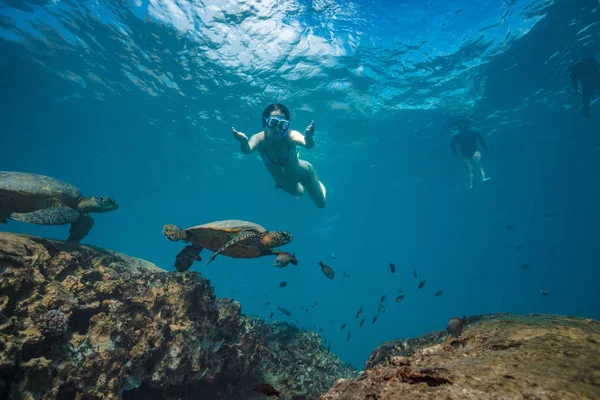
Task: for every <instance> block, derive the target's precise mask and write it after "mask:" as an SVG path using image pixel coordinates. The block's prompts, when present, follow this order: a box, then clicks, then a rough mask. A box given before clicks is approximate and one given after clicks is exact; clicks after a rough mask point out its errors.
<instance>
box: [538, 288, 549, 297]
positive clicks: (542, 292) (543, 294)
mask: <svg viewBox="0 0 600 400" xmlns="http://www.w3.org/2000/svg"><path fill="white" fill-rule="evenodd" d="M540 293H541V294H542V296H548V291H547V290H546V289H544V290H540Z"/></svg>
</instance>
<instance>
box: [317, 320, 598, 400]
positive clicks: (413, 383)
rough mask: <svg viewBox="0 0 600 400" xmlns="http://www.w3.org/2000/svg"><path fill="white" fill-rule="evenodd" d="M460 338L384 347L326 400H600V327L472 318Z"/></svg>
mask: <svg viewBox="0 0 600 400" xmlns="http://www.w3.org/2000/svg"><path fill="white" fill-rule="evenodd" d="M467 322H468V324H469V327H468V328H466V329H465V330H464V331H463V334H462V336H460V337H458V338H456V339H452V338H449V339H447V337H448V335H447V334H446V333H445V332H443V331H440V332H432V333H429V334H427V335H423V336H421V337H418V338H415V339H409V340H399V341H393V342H386V343H384V344H382V345H380V346H379V347H378V348H377V349H375V351H373V353H372V354H371V357H370V358H369V361H368V362H367V365H366V369H365V371H363V372H362V373H361V376H360V377H358V378H354V379H341V380H339V381H338V382H336V384H335V385H334V386H333V387H332V388H330V390H329V391H328V392H327V393H326V394H323V395H322V396H321V397H319V399H321V400H338V399H339V400H342V399H343V400H359V399H360V400H363V399H378V400H386V399H532V400H533V399H539V400H541V399H544V400H545V399H556V400H559V399H560V400H563V399H590V400H591V399H600V323H599V322H598V321H596V320H591V319H583V318H575V317H563V316H556V315H539V314H538V315H526V316H518V315H509V314H495V315H487V316H482V317H474V318H468V319H467Z"/></svg>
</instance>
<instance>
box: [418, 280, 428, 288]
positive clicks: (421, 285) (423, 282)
mask: <svg viewBox="0 0 600 400" xmlns="http://www.w3.org/2000/svg"><path fill="white" fill-rule="evenodd" d="M426 283H427V279H425V280H424V281H421V283H419V289H423V286H425V284H426Z"/></svg>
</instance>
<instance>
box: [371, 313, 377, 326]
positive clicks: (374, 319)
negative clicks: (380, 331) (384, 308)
mask: <svg viewBox="0 0 600 400" xmlns="http://www.w3.org/2000/svg"><path fill="white" fill-rule="evenodd" d="M375 321H377V315H376V316H375V318H373V322H372V323H373V324H374V323H375Z"/></svg>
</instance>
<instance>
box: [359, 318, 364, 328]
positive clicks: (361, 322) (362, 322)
mask: <svg viewBox="0 0 600 400" xmlns="http://www.w3.org/2000/svg"><path fill="white" fill-rule="evenodd" d="M364 323H365V319H364V318H363V319H361V320H360V324H358V326H363V324H364Z"/></svg>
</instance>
